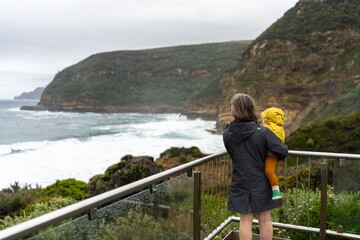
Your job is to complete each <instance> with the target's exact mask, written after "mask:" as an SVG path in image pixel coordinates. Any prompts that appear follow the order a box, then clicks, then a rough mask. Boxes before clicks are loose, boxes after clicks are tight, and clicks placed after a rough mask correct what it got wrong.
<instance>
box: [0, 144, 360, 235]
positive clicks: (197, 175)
mask: <svg viewBox="0 0 360 240" xmlns="http://www.w3.org/2000/svg"><path fill="white" fill-rule="evenodd" d="M289 156H292V157H295V158H296V165H295V168H297V166H298V161H299V159H298V158H303V157H306V158H309V168H310V158H320V159H321V158H322V159H324V163H326V159H339V161H342V160H343V159H348V160H360V155H358V154H340V153H324V152H305V151H289ZM286 164H287V162H286V161H285V167H284V171H285V172H284V175H285V181H286V175H287V171H288V168H289V167H288V166H286ZM322 166H327V165H326V164H323V165H322ZM323 171H327V168H324V169H323ZM309 172H310V170H309ZM183 173H188V175H189V176H192V177H193V180H194V183H193V188H194V192H193V194H194V196H193V210H192V212H193V239H200V238H202V239H205V238H207V239H212V237H214V236H215V235H214V229H215V230H216V229H218V226H219V225H222V222H223V221H224V219H228V217H229V216H227V215H229V214H233V213H230V212H228V210H227V206H226V204H227V201H226V199H227V192H228V189H229V181H230V179H231V161H230V159H229V156H228V154H227V153H226V151H221V152H218V153H216V154H213V155H210V156H207V157H204V158H201V159H198V160H195V161H192V162H189V163H186V164H183V165H181V166H178V167H174V168H172V169H169V170H166V171H163V172H161V173H158V174H155V175H152V176H150V177H147V178H144V179H141V180H139V181H136V182H133V183H130V184H127V185H125V186H122V187H119V188H117V189H114V190H111V191H108V192H105V193H103V194H100V195H97V196H94V197H91V198H89V199H86V200H83V201H81V202H78V203H75V204H73V205H70V206H67V207H64V208H62V209H59V210H56V211H54V212H51V213H48V214H45V215H42V216H40V217H37V218H34V219H31V220H28V221H26V222H23V223H20V224H18V225H15V226H12V227H9V228H7V229H4V230H2V231H0V239H18V238H21V237H24V236H27V235H28V234H31V233H35V232H38V231H39V230H42V229H44V228H47V227H49V226H52V225H54V224H58V223H60V222H62V221H63V220H67V219H70V218H74V217H77V216H79V215H81V214H88V216H89V218H90V219H92V218H96V212H97V211H98V210H99V209H100V208H101V207H103V206H104V205H107V204H110V203H112V202H114V201H118V200H120V199H121V198H124V197H125V196H129V195H131V194H134V193H137V192H139V191H141V190H143V189H146V188H149V187H151V186H153V185H156V184H159V183H160V182H163V181H167V180H169V178H173V177H175V176H178V175H180V174H183ZM309 176H310V175H309ZM309 181H310V180H309ZM322 181H323V183H322V184H323V185H322V186H325V188H323V189H322V192H323V194H325V195H323V197H322V198H321V205H322V208H321V209H322V212H321V219H320V223H321V224H320V228H319V230H316V231H315V230H312V228H311V226H297V225H294V227H292V228H293V229H295V230H299V231H304V228H305V229H308V231H309V232H319V234H320V237H321V238H322V239H324V237H325V235H327V234H330V233H331V232H329V230H326V201H327V200H326V189H327V187H326V186H327V180H326V179H325V178H324V179H322ZM324 182H325V183H324ZM296 184H298V179H296ZM309 186H310V184H309ZM286 201H287V199H286V183H285V198H284V202H285V204H284V205H285V206H284V207H286V205H287V204H286ZM324 206H325V208H324ZM210 209H211V210H213V211H214V214H215V215H216V217H214V215H212V211H210ZM218 219H221V221H220V222H219V221H218ZM231 219H232V221H235V220H237V219H236V218H231ZM274 224H275V225H276V226H278V227H279V228H281V227H282V228H285V229H286V228H287V227H288V225H289V226H290V225H292V224H288V225H286V224H287V223H285V222H284V223H274ZM208 236H210V237H208ZM340 236H343V237H344V238H348V234H343V235H341V234H340ZM351 237H354V238H349V239H360V235H356V234H353V235H351Z"/></svg>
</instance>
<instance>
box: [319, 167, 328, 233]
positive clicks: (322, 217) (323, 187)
mask: <svg viewBox="0 0 360 240" xmlns="http://www.w3.org/2000/svg"><path fill="white" fill-rule="evenodd" d="M327 179H328V165H327V163H326V162H325V161H324V162H323V163H321V202H320V240H325V239H326V198H327Z"/></svg>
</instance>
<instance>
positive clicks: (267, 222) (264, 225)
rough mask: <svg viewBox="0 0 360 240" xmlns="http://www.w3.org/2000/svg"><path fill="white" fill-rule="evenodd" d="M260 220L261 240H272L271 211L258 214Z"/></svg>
mask: <svg viewBox="0 0 360 240" xmlns="http://www.w3.org/2000/svg"><path fill="white" fill-rule="evenodd" d="M258 219H259V226H260V240H271V239H272V237H273V225H272V222H271V210H268V211H265V212H260V213H258Z"/></svg>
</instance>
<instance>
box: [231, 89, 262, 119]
mask: <svg viewBox="0 0 360 240" xmlns="http://www.w3.org/2000/svg"><path fill="white" fill-rule="evenodd" d="M230 104H231V114H232V116H233V117H234V118H235V119H238V120H244V121H257V117H256V114H255V103H254V100H253V99H252V97H250V96H249V95H247V94H244V93H238V94H235V95H234V96H233V97H232V98H231V101H230Z"/></svg>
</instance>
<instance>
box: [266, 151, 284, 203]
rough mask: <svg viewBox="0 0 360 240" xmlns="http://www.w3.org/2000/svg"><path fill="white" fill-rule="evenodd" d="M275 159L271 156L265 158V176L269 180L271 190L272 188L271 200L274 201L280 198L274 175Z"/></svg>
mask: <svg viewBox="0 0 360 240" xmlns="http://www.w3.org/2000/svg"><path fill="white" fill-rule="evenodd" d="M277 161H278V160H277V158H275V157H273V156H269V155H268V156H267V157H266V160H265V174H266V176H267V178H268V179H269V182H270V185H271V188H272V191H273V192H272V199H273V200H276V199H280V198H281V193H280V188H279V185H278V184H279V183H278V179H277V177H276V175H275V168H276V164H277Z"/></svg>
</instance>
